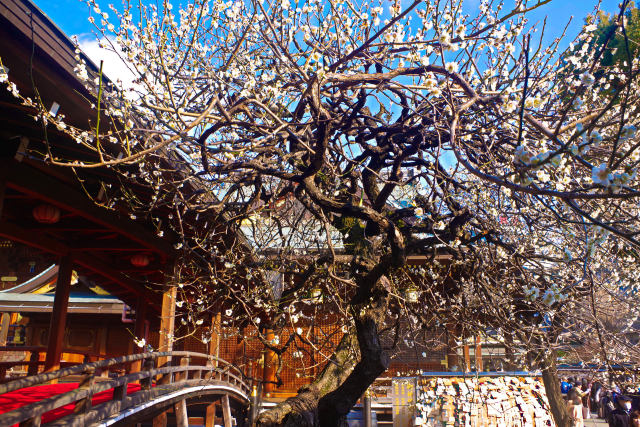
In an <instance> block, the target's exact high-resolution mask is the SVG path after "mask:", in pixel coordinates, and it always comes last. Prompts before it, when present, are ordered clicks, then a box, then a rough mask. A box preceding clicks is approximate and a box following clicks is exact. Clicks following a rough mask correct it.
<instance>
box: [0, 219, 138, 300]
mask: <svg viewBox="0 0 640 427" xmlns="http://www.w3.org/2000/svg"><path fill="white" fill-rule="evenodd" d="M0 236H2V237H6V238H7V239H11V240H14V241H16V242H19V243H23V244H25V245H28V246H31V247H34V248H37V249H40V250H42V251H45V252H49V253H53V254H56V255H63V254H69V253H72V254H73V258H74V261H75V263H76V264H77V265H79V266H81V267H84V268H86V269H87V270H89V271H91V272H92V273H96V274H98V275H100V276H102V277H103V278H106V279H108V280H110V281H112V282H115V283H117V284H118V285H120V286H122V287H123V288H125V289H126V290H127V291H131V292H133V293H135V294H136V295H142V296H145V297H146V298H148V297H149V293H148V292H147V291H146V290H144V289H141V288H140V286H138V285H136V284H134V283H132V282H131V281H130V279H128V278H127V277H125V276H124V275H123V274H122V273H121V272H120V271H116V270H114V269H113V268H111V267H110V266H109V265H107V264H106V263H104V262H101V261H100V260H99V259H97V258H96V257H95V256H91V255H90V254H87V253H82V252H73V251H72V248H70V247H68V246H67V245H65V244H64V243H62V242H59V241H57V240H53V239H50V238H48V237H46V236H43V235H42V233H39V232H37V231H33V230H27V229H24V228H22V227H20V226H18V225H16V224H13V223H9V222H5V221H0Z"/></svg>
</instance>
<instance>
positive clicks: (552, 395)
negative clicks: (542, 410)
mask: <svg viewBox="0 0 640 427" xmlns="http://www.w3.org/2000/svg"><path fill="white" fill-rule="evenodd" d="M541 365H542V366H541V367H542V381H543V382H544V389H545V391H546V393H547V399H548V400H549V406H550V408H551V415H553V420H554V421H555V423H556V426H558V427H570V426H571V425H572V424H571V417H570V416H569V411H568V410H567V405H566V403H565V401H564V399H563V398H562V392H561V391H560V382H559V380H558V369H557V368H556V359H555V355H554V354H553V353H547V354H544V355H543V357H542V362H541Z"/></svg>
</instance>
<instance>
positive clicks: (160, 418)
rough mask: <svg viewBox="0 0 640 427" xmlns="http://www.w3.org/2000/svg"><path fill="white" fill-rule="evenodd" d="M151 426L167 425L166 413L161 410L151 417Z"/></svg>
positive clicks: (165, 426)
mask: <svg viewBox="0 0 640 427" xmlns="http://www.w3.org/2000/svg"><path fill="white" fill-rule="evenodd" d="M151 425H152V426H153V427H167V413H166V411H165V412H162V413H160V414H158V415H156V416H155V417H153V421H152V423H151Z"/></svg>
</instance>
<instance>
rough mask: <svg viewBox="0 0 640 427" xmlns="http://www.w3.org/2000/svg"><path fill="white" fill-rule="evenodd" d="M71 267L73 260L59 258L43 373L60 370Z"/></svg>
mask: <svg viewBox="0 0 640 427" xmlns="http://www.w3.org/2000/svg"><path fill="white" fill-rule="evenodd" d="M72 267H73V260H72V259H71V257H70V256H69V255H65V256H62V257H61V258H60V263H59V266H58V280H57V281H56V294H55V297H54V300H53V311H52V313H51V322H50V323H49V340H48V344H47V357H46V359H45V362H44V370H45V371H55V370H56V369H59V368H60V356H62V345H63V341H64V332H65V329H66V324H67V308H68V307H69V292H71V271H72Z"/></svg>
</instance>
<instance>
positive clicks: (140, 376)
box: [0, 351, 251, 424]
mask: <svg viewBox="0 0 640 427" xmlns="http://www.w3.org/2000/svg"><path fill="white" fill-rule="evenodd" d="M169 356H171V357H176V358H177V357H187V358H189V359H188V360H190V358H192V357H193V358H203V359H206V360H207V361H209V362H215V361H217V362H218V363H219V364H220V365H221V366H213V365H212V364H207V365H189V364H188V362H187V363H185V362H183V360H185V359H183V360H181V362H180V365H163V366H161V367H158V368H154V366H153V363H150V364H149V362H152V361H154V360H157V359H158V358H159V357H169ZM138 360H145V361H147V363H146V364H145V365H143V369H142V370H141V371H138V372H134V373H129V374H125V375H122V376H120V377H118V378H115V379H111V380H107V381H103V382H97V383H96V382H94V381H93V378H94V377H95V372H96V369H100V368H105V367H108V366H113V365H118V364H122V363H129V362H133V361H138ZM190 371H199V373H198V377H194V378H189V372H190ZM203 371H206V373H207V374H211V377H209V378H208V379H207V378H206V376H205V378H202V372H203ZM179 373H182V375H181V376H180V377H179V378H174V375H175V374H179ZM74 374H84V379H83V380H82V381H81V382H80V385H79V387H78V388H76V389H74V390H71V391H69V392H66V393H62V394H59V395H56V396H51V397H49V398H46V399H43V400H41V401H38V402H34V403H31V404H29V405H25V406H22V407H20V408H17V409H15V410H13V411H10V412H7V413H5V414H3V416H2V417H3V422H5V421H6V422H9V424H16V423H20V422H23V421H25V420H31V421H34V422H35V423H36V424H38V423H39V422H40V418H41V417H42V415H43V414H44V413H46V412H48V411H51V410H53V409H56V408H59V407H61V406H64V405H68V404H70V403H73V402H77V403H76V409H75V410H74V413H78V414H80V415H81V414H82V411H83V409H82V408H83V407H85V408H90V407H91V403H90V401H91V399H92V397H93V395H94V394H95V393H99V392H101V391H105V390H109V389H112V388H113V389H114V398H113V399H116V397H115V389H116V388H120V389H122V390H121V392H120V394H122V392H123V391H124V396H123V397H126V389H127V384H128V383H130V382H133V381H140V384H141V385H142V390H150V389H151V384H152V381H153V379H154V378H155V377H156V376H158V375H163V380H162V381H159V382H157V383H156V386H159V387H162V386H163V385H167V386H169V385H170V386H172V387H173V388H175V387H177V386H179V385H182V384H184V385H189V384H196V383H202V382H203V381H209V380H213V381H216V380H219V381H223V382H226V383H228V384H229V385H232V386H235V387H236V388H237V389H239V390H240V391H241V392H242V393H244V394H245V395H246V396H249V395H250V392H251V389H250V387H249V385H248V384H247V383H246V382H245V381H244V378H245V376H244V373H243V372H242V371H241V370H240V369H239V368H238V367H236V366H235V365H233V364H231V363H229V362H227V361H225V360H223V359H220V358H218V357H215V356H210V355H207V354H203V353H195V352H189V351H170V352H155V353H140V354H135V355H129V356H122V357H117V358H112V359H107V360H102V361H98V362H92V363H86V364H82V365H78V366H73V367H70V368H64V369H60V370H58V371H54V372H48V373H44V374H39V375H35V376H32V377H28V378H23V379H18V380H14V381H11V382H10V383H7V384H3V385H2V386H3V387H2V388H4V389H9V391H14V390H17V389H19V388H23V387H29V386H32V385H35V384H40V383H43V382H47V381H51V380H52V379H57V378H60V377H64V376H67V375H74ZM237 374H239V375H237ZM214 375H216V377H217V378H215V377H214ZM223 378H224V379H223ZM7 386H10V387H7ZM2 388H0V390H2ZM4 392H6V391H4ZM123 397H120V399H122V398H123ZM79 408H80V409H79Z"/></svg>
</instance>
